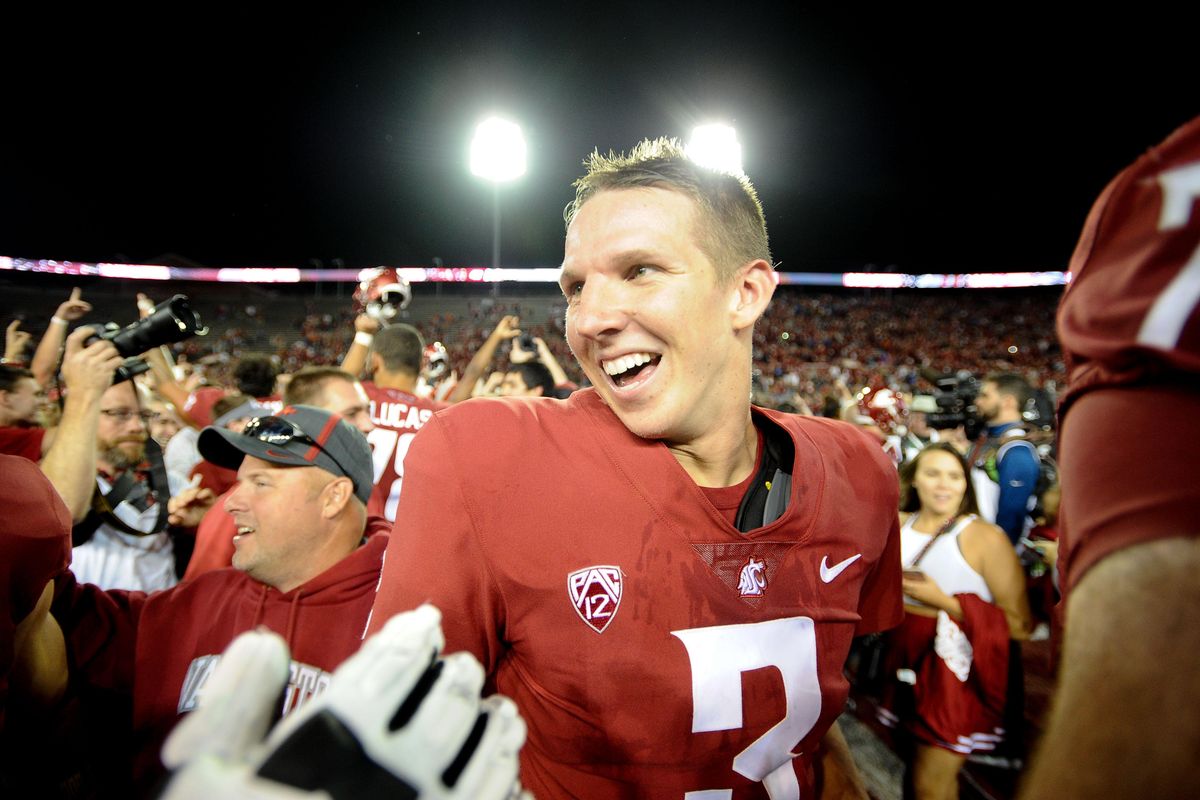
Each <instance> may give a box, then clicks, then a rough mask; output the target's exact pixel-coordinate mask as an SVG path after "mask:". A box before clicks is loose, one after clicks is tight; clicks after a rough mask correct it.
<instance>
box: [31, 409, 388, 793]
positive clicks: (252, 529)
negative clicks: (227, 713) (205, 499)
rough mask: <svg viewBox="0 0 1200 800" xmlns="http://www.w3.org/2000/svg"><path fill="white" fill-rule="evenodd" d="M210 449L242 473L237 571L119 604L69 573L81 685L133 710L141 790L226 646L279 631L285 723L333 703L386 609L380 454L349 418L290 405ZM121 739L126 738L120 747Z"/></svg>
mask: <svg viewBox="0 0 1200 800" xmlns="http://www.w3.org/2000/svg"><path fill="white" fill-rule="evenodd" d="M199 447H200V450H201V452H202V453H203V454H204V457H205V458H207V459H208V460H209V461H212V462H213V463H216V464H219V465H222V466H227V467H229V468H231V469H237V470H238V485H237V487H236V488H235V489H234V490H233V492H231V493H230V494H229V495H228V496H227V497H226V499H225V506H226V508H227V510H228V511H229V512H230V513H231V514H232V515H233V516H234V518H235V520H236V522H237V535H236V537H235V546H236V548H237V552H236V554H235V555H234V562H233V563H234V567H235V569H222V570H215V571H213V572H209V573H205V574H203V575H201V576H199V577H198V578H196V579H195V580H193V581H189V582H187V583H184V584H181V585H180V586H177V587H175V588H173V589H170V590H167V591H163V592H158V593H155V594H151V595H146V594H143V593H141V592H119V591H112V592H105V591H102V590H100V589H98V588H97V587H95V586H90V585H86V584H79V583H77V582H76V580H75V578H74V576H73V575H72V574H71V573H70V572H69V571H65V572H63V573H62V574H60V575H59V576H58V577H57V578H56V579H55V600H54V604H53V606H52V613H53V615H54V617H55V619H56V620H57V621H58V623H59V625H61V626H62V628H63V632H64V634H65V637H66V642H67V649H68V652H69V655H68V656H67V659H66V661H65V663H63V664H62V665H61V667H62V669H63V670H64V671H65V670H66V664H67V663H69V664H71V665H72V671H73V675H72V678H73V685H75V686H78V687H80V688H81V689H82V690H83V693H84V695H85V699H86V695H87V693H88V692H92V691H99V692H102V693H109V694H115V695H116V696H118V697H122V698H126V699H127V700H128V701H129V702H131V704H132V706H131V711H132V728H133V730H132V734H133V736H132V738H130V737H129V736H128V735H122V734H121V732H120V731H114V730H109V729H106V730H105V731H104V735H105V736H106V737H111V741H118V742H125V741H132V742H133V743H134V745H133V750H134V752H133V753H132V754H131V755H132V758H133V776H134V781H135V782H136V784H137V786H138V788H139V790H144V789H145V788H146V787H148V786H150V785H152V783H153V781H154V780H156V779H157V777H158V776H159V775H160V774H161V771H162V766H161V763H160V761H159V756H158V753H159V748H160V745H161V743H162V741H163V739H164V738H165V736H166V735H167V733H169V732H170V730H171V729H172V728H173V727H174V725H175V723H176V722H177V720H178V719H179V717H180V715H181V714H184V713H186V712H189V711H192V710H193V709H194V708H195V707H196V701H197V698H198V696H199V694H200V692H201V690H202V689H203V687H204V685H205V682H206V681H207V679H208V677H209V675H210V674H211V673H212V671H213V669H214V668H215V667H216V664H217V662H218V661H219V660H220V657H221V653H222V652H223V651H224V650H225V648H226V646H227V645H228V644H229V643H230V642H231V641H232V640H233V639H234V638H235V637H236V636H237V635H238V634H239V633H242V632H243V631H249V630H253V629H256V628H260V627H264V626H265V627H266V628H268V629H270V630H273V631H275V632H277V633H279V634H280V635H282V636H283V638H284V639H285V641H286V642H287V644H288V646H289V648H290V650H291V654H292V662H291V670H290V677H289V681H288V686H287V688H286V691H285V692H284V697H283V708H282V711H283V712H284V713H286V712H288V711H291V710H292V709H294V708H296V706H297V705H298V704H299V703H301V702H302V701H304V700H305V699H306V698H308V697H310V696H312V695H313V694H316V693H318V692H320V691H322V690H323V689H324V688H325V686H326V684H327V683H328V681H329V675H330V673H331V672H332V671H333V670H334V668H335V667H337V666H338V665H339V664H340V663H341V662H342V661H344V660H345V659H346V658H347V657H349V656H350V655H351V654H352V653H353V652H354V651H355V650H357V648H358V646H359V644H360V641H361V639H362V635H363V630H364V628H365V626H366V621H367V614H368V612H369V610H370V606H371V602H372V600H373V599H374V588H375V584H376V583H377V582H378V579H379V572H380V568H381V564H382V556H383V552H384V550H385V548H386V546H387V536H386V535H384V534H383V533H382V531H385V530H386V522H385V521H383V520H382V519H379V520H376V521H375V522H376V524H368V520H367V514H366V502H367V500H368V498H369V497H370V493H371V488H372V483H371V477H372V463H371V450H370V447H369V446H368V445H367V441H366V439H365V438H364V437H363V435H362V434H361V433H360V432H359V431H357V430H355V428H354V427H352V426H351V425H350V424H348V423H347V422H346V421H345V420H343V419H342V418H341V417H340V416H339V415H337V414H334V413H331V412H329V411H324V410H322V409H318V408H315V407H311V406H303V405H300V406H289V407H286V408H284V409H283V410H282V411H280V412H279V413H278V414H277V415H275V416H269V417H260V418H258V419H255V420H253V421H252V422H251V423H250V424H249V425H247V426H246V428H245V429H244V430H243V431H242V432H241V433H235V432H233V431H230V430H226V429H218V428H206V429H205V430H204V431H203V432H202V433H201V435H200V439H199ZM114 734H115V735H114Z"/></svg>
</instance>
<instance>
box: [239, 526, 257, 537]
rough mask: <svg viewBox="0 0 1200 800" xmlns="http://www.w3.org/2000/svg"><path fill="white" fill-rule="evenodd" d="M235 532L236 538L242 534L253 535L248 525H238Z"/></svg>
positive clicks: (252, 529)
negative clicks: (236, 533)
mask: <svg viewBox="0 0 1200 800" xmlns="http://www.w3.org/2000/svg"><path fill="white" fill-rule="evenodd" d="M237 532H238V536H241V535H242V534H243V533H254V528H251V527H250V526H249V525H238V526H237Z"/></svg>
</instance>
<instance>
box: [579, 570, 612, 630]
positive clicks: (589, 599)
mask: <svg viewBox="0 0 1200 800" xmlns="http://www.w3.org/2000/svg"><path fill="white" fill-rule="evenodd" d="M624 585H625V578H624V576H623V575H622V574H621V568H620V567H612V566H597V567H584V568H583V569H577V570H575V571H574V572H572V573H571V574H570V575H568V576H567V592H568V593H569V594H570V596H571V603H572V604H573V605H574V606H575V613H576V614H578V615H579V618H580V619H581V620H583V621H584V622H586V623H587V624H588V626H589V627H590V628H591V629H592V630H594V631H595V632H596V633H604V629H605V628H607V627H608V623H610V622H612V620H613V617H615V616H616V615H617V608H618V607H619V606H620V605H621V590H622V588H623V587H624Z"/></svg>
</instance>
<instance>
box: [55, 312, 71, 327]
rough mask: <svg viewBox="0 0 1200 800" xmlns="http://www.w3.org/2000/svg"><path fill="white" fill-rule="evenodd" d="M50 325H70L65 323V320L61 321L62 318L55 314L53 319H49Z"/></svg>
mask: <svg viewBox="0 0 1200 800" xmlns="http://www.w3.org/2000/svg"><path fill="white" fill-rule="evenodd" d="M50 324H51V325H70V324H71V323H69V322H67V321H66V320H65V319H63V318H62V317H60V316H58V315H57V314H55V315H54V316H53V317H51V318H50Z"/></svg>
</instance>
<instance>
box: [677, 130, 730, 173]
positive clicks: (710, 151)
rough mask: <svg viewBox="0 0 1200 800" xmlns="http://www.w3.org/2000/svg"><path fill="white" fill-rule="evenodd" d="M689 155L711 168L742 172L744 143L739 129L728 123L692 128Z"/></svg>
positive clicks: (688, 148)
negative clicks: (740, 137)
mask: <svg viewBox="0 0 1200 800" xmlns="http://www.w3.org/2000/svg"><path fill="white" fill-rule="evenodd" d="M687 155H688V158H690V159H691V160H692V161H695V162H696V163H697V164H700V165H701V166H705V167H709V168H710V169H716V170H720V171H721V172H730V173H733V174H734V175H741V174H742V145H741V144H740V143H739V142H738V140H737V131H735V130H734V129H733V128H731V127H729V126H728V125H719V124H713V125H699V126H697V127H696V128H694V129H693V130H692V138H691V139H689V140H688V143H687Z"/></svg>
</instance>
